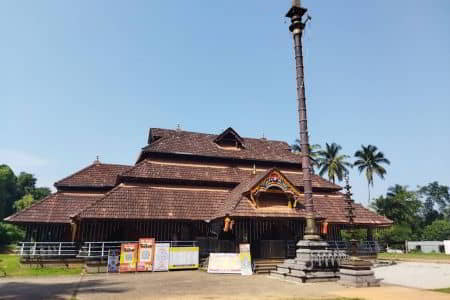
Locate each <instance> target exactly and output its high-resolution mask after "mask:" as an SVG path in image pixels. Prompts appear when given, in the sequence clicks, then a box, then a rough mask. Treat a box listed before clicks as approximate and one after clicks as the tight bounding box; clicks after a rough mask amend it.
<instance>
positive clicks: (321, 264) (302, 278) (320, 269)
mask: <svg viewBox="0 0 450 300" xmlns="http://www.w3.org/2000/svg"><path fill="white" fill-rule="evenodd" d="M297 246H298V249H297V255H296V258H295V259H287V260H285V261H284V262H283V263H282V264H280V265H277V270H276V271H272V272H270V276H271V277H275V278H279V279H284V280H291V281H296V282H324V281H337V280H338V279H339V277H338V270H339V263H340V261H341V260H343V259H344V258H346V257H347V256H346V254H345V253H344V252H343V251H340V250H330V249H327V248H328V243H327V242H325V241H309V240H301V241H299V242H298V243H297Z"/></svg>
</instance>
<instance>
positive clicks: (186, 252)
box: [169, 247, 198, 270]
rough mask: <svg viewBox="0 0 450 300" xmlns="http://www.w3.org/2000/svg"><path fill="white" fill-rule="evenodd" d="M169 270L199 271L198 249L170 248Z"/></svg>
mask: <svg viewBox="0 0 450 300" xmlns="http://www.w3.org/2000/svg"><path fill="white" fill-rule="evenodd" d="M169 269H170V270H176V269H198V247H170V258H169Z"/></svg>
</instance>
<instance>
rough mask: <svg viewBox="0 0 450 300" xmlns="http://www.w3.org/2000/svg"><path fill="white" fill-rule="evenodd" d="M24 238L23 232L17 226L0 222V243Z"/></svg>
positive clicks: (4, 243)
mask: <svg viewBox="0 0 450 300" xmlns="http://www.w3.org/2000/svg"><path fill="white" fill-rule="evenodd" d="M24 238H25V232H24V231H23V230H21V229H20V228H19V227H17V226H14V225H11V224H5V223H1V222H0V245H6V244H10V243H14V242H17V241H21V240H23V239H24Z"/></svg>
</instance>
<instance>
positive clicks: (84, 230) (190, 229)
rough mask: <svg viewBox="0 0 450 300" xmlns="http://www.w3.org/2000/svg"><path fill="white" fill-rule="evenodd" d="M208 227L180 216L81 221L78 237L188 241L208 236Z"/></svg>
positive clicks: (105, 239)
mask: <svg viewBox="0 0 450 300" xmlns="http://www.w3.org/2000/svg"><path fill="white" fill-rule="evenodd" d="M208 230H209V226H208V224H207V223H205V222H203V221H179V220H117V221H112V220H107V221H89V222H82V223H81V224H80V225H79V227H78V230H77V234H76V240H77V241H80V242H87V241H90V242H100V241H137V240H138V239H139V238H144V237H150V238H155V239H156V240H157V241H173V240H179V241H183V240H184V241H188V240H193V239H195V237H198V236H206V235H207V233H208Z"/></svg>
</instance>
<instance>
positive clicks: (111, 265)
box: [108, 250, 120, 273]
mask: <svg viewBox="0 0 450 300" xmlns="http://www.w3.org/2000/svg"><path fill="white" fill-rule="evenodd" d="M119 255H120V251H119V250H109V251H108V273H117V272H119Z"/></svg>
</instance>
